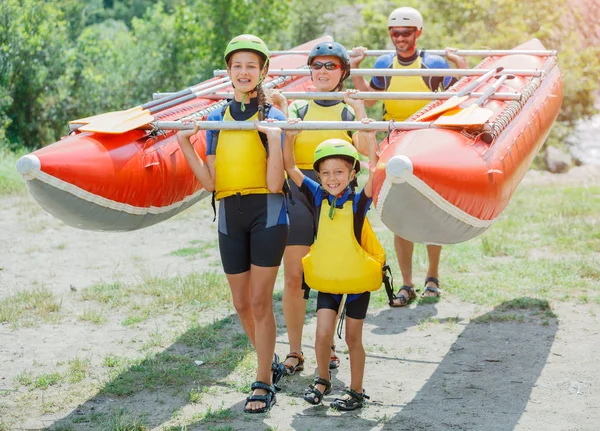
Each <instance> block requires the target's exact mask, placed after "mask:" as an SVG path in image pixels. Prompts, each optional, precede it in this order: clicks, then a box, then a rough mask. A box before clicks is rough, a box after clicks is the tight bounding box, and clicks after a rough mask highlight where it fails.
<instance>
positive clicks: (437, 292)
mask: <svg viewBox="0 0 600 431" xmlns="http://www.w3.org/2000/svg"><path fill="white" fill-rule="evenodd" d="M429 282H432V283H433V284H435V286H436V287H432V286H427V283H429ZM426 292H433V293H434V295H427V296H425V293H426ZM440 295H441V293H440V280H438V279H437V278H435V277H427V278H426V279H425V289H424V290H423V293H422V294H421V296H425V297H426V298H439V297H440Z"/></svg>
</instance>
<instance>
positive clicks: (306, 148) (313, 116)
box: [294, 100, 352, 169]
mask: <svg viewBox="0 0 600 431" xmlns="http://www.w3.org/2000/svg"><path fill="white" fill-rule="evenodd" d="M295 103H296V102H295ZM346 107H347V108H348V109H351V108H350V107H349V106H347V105H346V104H345V103H338V104H336V105H333V106H321V105H319V104H317V103H315V101H314V100H310V101H309V102H308V110H307V111H306V115H305V116H304V118H302V120H304V121H340V120H341V119H342V111H343V110H344V108H346ZM331 138H339V139H343V140H344V141H346V142H349V143H352V137H351V136H350V135H348V132H347V131H345V130H305V131H303V132H301V133H300V134H298V135H297V136H296V140H295V142H294V158H295V160H296V166H298V167H299V168H300V169H312V168H313V157H314V154H315V149H316V148H317V146H318V145H319V144H320V143H321V142H323V141H325V140H326V139H331Z"/></svg>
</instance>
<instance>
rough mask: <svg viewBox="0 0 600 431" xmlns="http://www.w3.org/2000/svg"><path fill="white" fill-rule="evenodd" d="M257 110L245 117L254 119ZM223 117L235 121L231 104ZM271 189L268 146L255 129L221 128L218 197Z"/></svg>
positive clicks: (216, 158) (217, 156)
mask: <svg viewBox="0 0 600 431" xmlns="http://www.w3.org/2000/svg"><path fill="white" fill-rule="evenodd" d="M256 118H258V113H256V114H254V115H253V116H252V117H251V118H249V119H248V120H246V121H254V120H255V119H256ZM223 121H235V120H234V119H233V117H232V116H231V114H230V113H229V107H227V109H226V110H225V113H224V114H223ZM237 193H240V194H241V195H250V194H265V193H270V192H269V189H268V188H267V150H266V149H265V146H264V144H263V142H262V140H261V139H260V136H259V135H258V132H257V131H256V130H221V131H220V132H219V138H218V141H217V150H216V153H215V199H217V200H219V199H223V198H226V197H228V196H232V195H235V194H237Z"/></svg>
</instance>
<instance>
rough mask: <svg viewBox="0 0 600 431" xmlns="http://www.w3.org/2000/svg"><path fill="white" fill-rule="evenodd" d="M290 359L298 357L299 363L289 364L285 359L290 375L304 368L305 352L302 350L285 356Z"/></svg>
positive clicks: (284, 363)
mask: <svg viewBox="0 0 600 431" xmlns="http://www.w3.org/2000/svg"><path fill="white" fill-rule="evenodd" d="M288 359H297V360H298V363H297V364H296V365H290V364H287V363H286V362H285V361H283V365H285V368H286V372H287V375H288V376H291V375H294V374H296V373H298V372H300V371H302V370H303V369H304V353H303V352H300V353H298V352H290V353H289V354H288V355H287V356H286V357H285V360H286V361H287V360H288Z"/></svg>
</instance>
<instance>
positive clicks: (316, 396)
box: [304, 377, 331, 406]
mask: <svg viewBox="0 0 600 431" xmlns="http://www.w3.org/2000/svg"><path fill="white" fill-rule="evenodd" d="M317 385H323V386H325V392H321V391H320V390H318V389H317ZM330 393H331V381H330V380H325V379H322V378H320V377H317V378H316V379H315V382H314V384H312V385H310V386H309V387H308V389H307V390H306V392H305V393H304V401H306V402H308V403H310V404H312V405H313V406H316V405H317V404H320V403H321V401H323V397H324V396H325V395H329V394H330Z"/></svg>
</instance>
